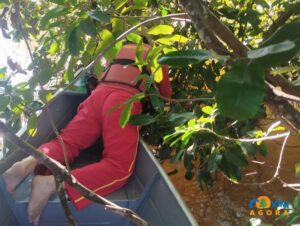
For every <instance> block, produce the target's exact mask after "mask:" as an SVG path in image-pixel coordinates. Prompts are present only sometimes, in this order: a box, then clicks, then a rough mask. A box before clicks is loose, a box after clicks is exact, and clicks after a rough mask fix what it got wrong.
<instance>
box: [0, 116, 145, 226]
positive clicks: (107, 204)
mask: <svg viewBox="0 0 300 226" xmlns="http://www.w3.org/2000/svg"><path fill="white" fill-rule="evenodd" d="M0 132H1V133H2V134H3V136H4V137H5V138H6V139H7V140H9V141H10V142H12V143H14V144H15V145H16V146H18V147H20V148H21V150H22V151H23V152H26V153H27V154H29V155H32V156H33V157H34V158H36V159H37V160H38V161H39V162H40V163H42V164H44V165H45V166H46V167H48V168H49V169H50V170H51V171H52V172H53V174H54V175H60V176H61V177H62V178H61V180H62V181H65V182H67V183H68V184H69V185H70V186H72V187H73V188H75V189H76V190H77V191H78V192H79V193H80V194H81V195H82V196H84V197H85V198H87V199H89V200H91V201H93V202H95V203H98V204H101V205H103V207H104V208H105V209H107V210H110V211H112V212H114V213H116V214H119V215H121V216H124V217H126V218H127V219H129V220H131V221H132V222H134V223H135V224H137V225H141V226H149V225H150V224H149V223H148V222H146V221H145V220H143V219H142V218H141V217H140V216H138V215H137V214H136V213H134V212H133V211H132V210H130V209H127V208H122V207H119V206H118V205H116V204H114V203H113V202H111V201H109V200H107V199H105V198H103V197H101V196H99V195H97V194H96V193H94V192H93V191H90V190H89V189H88V188H86V187H85V186H84V185H82V184H81V183H79V182H78V181H77V180H76V178H75V177H74V176H72V174H70V172H69V171H68V170H67V169H66V168H65V167H64V166H63V165H62V164H60V163H59V162H57V161H56V160H54V159H52V158H50V157H48V156H47V155H45V154H44V153H43V152H41V151H39V150H37V149H36V148H34V147H33V146H32V145H30V144H29V143H27V142H25V141H24V140H22V139H20V138H19V137H17V136H16V135H15V134H14V133H13V132H11V131H10V130H9V129H8V128H7V126H6V125H5V124H4V123H3V122H1V121H0Z"/></svg>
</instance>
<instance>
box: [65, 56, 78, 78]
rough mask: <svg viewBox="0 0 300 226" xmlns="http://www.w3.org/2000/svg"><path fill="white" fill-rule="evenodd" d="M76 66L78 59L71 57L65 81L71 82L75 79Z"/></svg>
mask: <svg viewBox="0 0 300 226" xmlns="http://www.w3.org/2000/svg"><path fill="white" fill-rule="evenodd" d="M75 65H76V59H75V58H74V57H71V59H70V61H69V64H68V67H67V71H66V72H65V73H64V77H63V78H64V81H66V82H71V81H72V80H73V79H74V67H75Z"/></svg>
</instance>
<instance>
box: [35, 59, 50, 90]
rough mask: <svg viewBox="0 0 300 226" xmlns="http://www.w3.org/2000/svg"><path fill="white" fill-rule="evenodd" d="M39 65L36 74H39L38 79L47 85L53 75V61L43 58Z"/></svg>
mask: <svg viewBox="0 0 300 226" xmlns="http://www.w3.org/2000/svg"><path fill="white" fill-rule="evenodd" d="M37 66H38V68H37V69H35V70H34V76H37V79H38V81H39V82H40V83H41V84H42V85H45V84H46V83H47V82H49V80H50V79H51V77H52V75H53V70H52V67H51V61H50V60H48V59H41V60H40V61H39V63H38V65H37Z"/></svg>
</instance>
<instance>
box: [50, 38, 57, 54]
mask: <svg viewBox="0 0 300 226" xmlns="http://www.w3.org/2000/svg"><path fill="white" fill-rule="evenodd" d="M58 49H59V46H58V43H57V42H56V41H54V42H53V43H52V45H51V46H50V49H49V53H50V55H51V56H54V55H55V53H56V52H57V50H58Z"/></svg>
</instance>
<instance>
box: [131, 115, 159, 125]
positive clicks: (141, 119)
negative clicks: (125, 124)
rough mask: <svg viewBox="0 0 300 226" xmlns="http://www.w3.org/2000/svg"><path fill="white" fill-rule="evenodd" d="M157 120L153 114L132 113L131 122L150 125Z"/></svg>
mask: <svg viewBox="0 0 300 226" xmlns="http://www.w3.org/2000/svg"><path fill="white" fill-rule="evenodd" d="M153 122H155V117H153V116H152V115H148V114H147V115H144V114H139V115H132V116H131V117H130V120H129V123H130V124H132V125H135V126H137V125H141V126H145V125H149V124H151V123H153Z"/></svg>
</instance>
